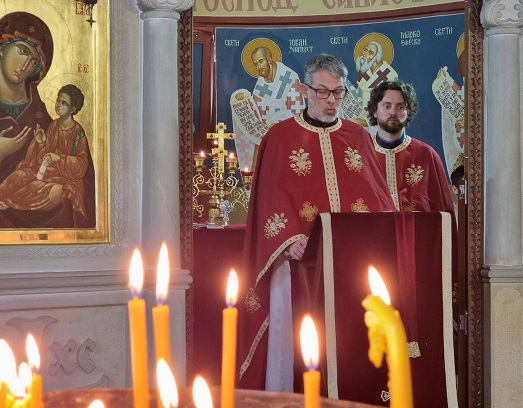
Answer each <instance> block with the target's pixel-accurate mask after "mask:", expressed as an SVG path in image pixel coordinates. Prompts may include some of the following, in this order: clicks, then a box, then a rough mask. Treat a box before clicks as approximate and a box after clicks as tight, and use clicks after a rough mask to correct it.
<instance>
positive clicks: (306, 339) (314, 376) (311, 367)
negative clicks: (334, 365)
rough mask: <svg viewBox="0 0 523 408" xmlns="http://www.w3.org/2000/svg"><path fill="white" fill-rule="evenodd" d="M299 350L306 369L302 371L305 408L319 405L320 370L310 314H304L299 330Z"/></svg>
mask: <svg viewBox="0 0 523 408" xmlns="http://www.w3.org/2000/svg"><path fill="white" fill-rule="evenodd" d="M300 342H301V351H302V354H303V361H304V362H305V367H307V371H306V372H305V373H303V388H304V392H305V408H318V407H319V406H320V372H319V371H318V361H319V346H318V333H317V332H316V326H315V325H314V321H313V320H312V318H311V317H310V316H308V315H307V316H305V317H304V319H303V322H302V324H301V330H300Z"/></svg>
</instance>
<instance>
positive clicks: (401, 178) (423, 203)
mask: <svg viewBox="0 0 523 408" xmlns="http://www.w3.org/2000/svg"><path fill="white" fill-rule="evenodd" d="M372 139H373V143H374V147H375V149H376V154H377V156H378V160H379V162H380V167H381V168H382V171H383V174H384V175H385V176H386V177H387V184H388V185H389V189H390V194H391V195H392V198H393V200H394V204H395V205H396V208H397V210H398V211H446V212H450V213H451V214H453V213H454V205H453V203H452V197H451V194H450V186H449V181H448V179H447V176H446V174H445V168H444V167H443V163H442V162H441V159H440V157H439V155H438V154H437V153H436V151H435V150H434V149H433V148H432V147H431V146H429V145H428V144H426V143H423V142H422V141H420V140H418V139H414V138H412V137H410V136H408V135H405V137H404V140H403V142H402V143H401V144H400V145H399V146H396V147H395V148H393V149H386V148H384V147H382V146H380V145H379V144H378V142H377V141H376V133H375V132H374V131H373V136H372Z"/></svg>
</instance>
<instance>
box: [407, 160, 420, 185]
mask: <svg viewBox="0 0 523 408" xmlns="http://www.w3.org/2000/svg"><path fill="white" fill-rule="evenodd" d="M424 172H425V170H423V169H422V168H421V166H416V165H415V164H411V165H410V167H409V168H408V169H407V173H406V174H405V179H406V180H407V183H409V185H411V186H415V185H416V184H418V183H419V182H420V181H421V180H423V173H424Z"/></svg>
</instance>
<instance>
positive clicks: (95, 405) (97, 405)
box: [89, 400, 104, 408]
mask: <svg viewBox="0 0 523 408" xmlns="http://www.w3.org/2000/svg"><path fill="white" fill-rule="evenodd" d="M89 408H104V403H103V402H102V401H100V400H94V401H93V402H91V403H90V404H89Z"/></svg>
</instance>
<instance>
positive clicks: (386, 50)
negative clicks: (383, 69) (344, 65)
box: [354, 33, 394, 64]
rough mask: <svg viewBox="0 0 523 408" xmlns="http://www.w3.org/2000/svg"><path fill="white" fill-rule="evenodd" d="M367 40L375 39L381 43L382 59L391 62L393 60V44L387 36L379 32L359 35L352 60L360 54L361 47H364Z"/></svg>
mask: <svg viewBox="0 0 523 408" xmlns="http://www.w3.org/2000/svg"><path fill="white" fill-rule="evenodd" d="M369 41H376V42H377V43H379V44H381V47H382V48H383V61H386V62H388V63H389V64H392V61H393V60H394V46H393V45H392V41H391V40H390V39H389V37H387V36H386V35H384V34H380V33H369V34H366V35H364V36H363V37H361V39H360V40H359V41H358V42H357V43H356V46H355V47H354V61H356V59H357V58H358V57H359V56H360V55H361V53H362V52H363V48H365V46H366V45H367V44H368V43H369Z"/></svg>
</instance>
